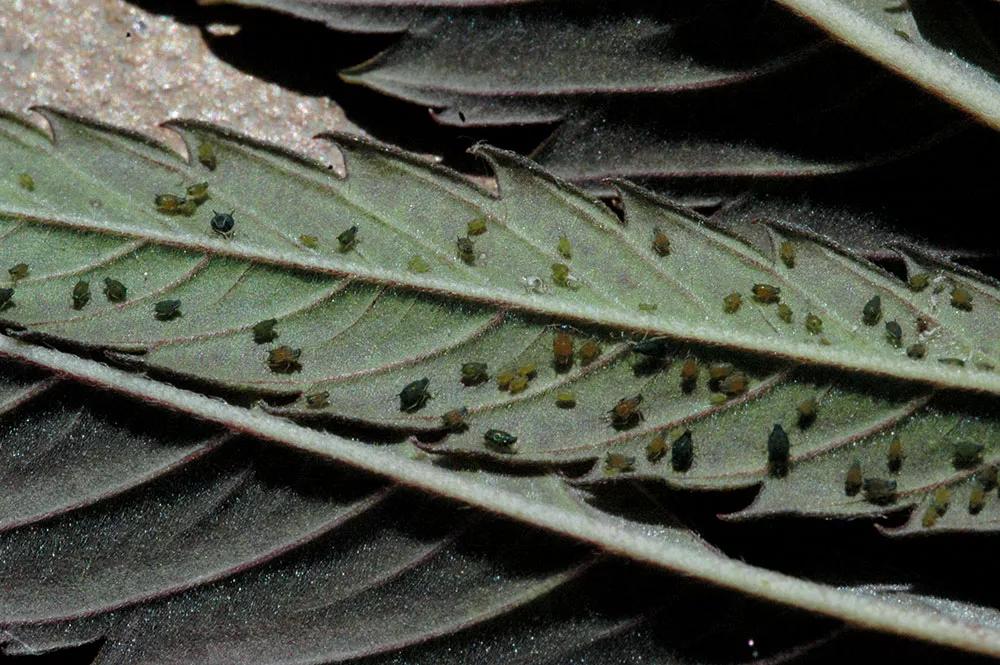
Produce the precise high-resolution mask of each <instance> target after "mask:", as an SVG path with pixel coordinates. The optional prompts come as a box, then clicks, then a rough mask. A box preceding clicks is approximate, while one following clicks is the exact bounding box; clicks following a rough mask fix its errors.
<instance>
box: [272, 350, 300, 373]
mask: <svg viewBox="0 0 1000 665" xmlns="http://www.w3.org/2000/svg"><path fill="white" fill-rule="evenodd" d="M301 355H302V349H293V348H292V347H290V346H279V347H277V348H275V349H271V350H270V351H268V352H267V366H268V367H270V368H271V371H272V372H274V373H275V374H291V373H292V372H298V371H299V370H301V369H302V365H301V364H300V363H299V357H300V356H301Z"/></svg>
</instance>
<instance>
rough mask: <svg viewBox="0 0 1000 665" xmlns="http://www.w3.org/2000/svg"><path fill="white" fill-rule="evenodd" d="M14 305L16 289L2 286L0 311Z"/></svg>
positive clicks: (0, 289)
mask: <svg viewBox="0 0 1000 665" xmlns="http://www.w3.org/2000/svg"><path fill="white" fill-rule="evenodd" d="M13 306H14V289H11V288H0V312H2V311H3V310H5V309H7V308H8V307H13Z"/></svg>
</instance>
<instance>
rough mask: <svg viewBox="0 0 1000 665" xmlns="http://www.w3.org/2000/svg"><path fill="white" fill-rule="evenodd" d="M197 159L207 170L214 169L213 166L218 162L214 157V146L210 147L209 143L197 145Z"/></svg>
mask: <svg viewBox="0 0 1000 665" xmlns="http://www.w3.org/2000/svg"><path fill="white" fill-rule="evenodd" d="M198 161H199V162H201V163H202V165H203V166H204V167H205V168H206V169H208V170H209V171H214V170H215V167H216V166H218V162H217V161H216V159H215V148H213V147H212V144H211V143H200V144H199V145H198Z"/></svg>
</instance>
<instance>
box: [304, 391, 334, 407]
mask: <svg viewBox="0 0 1000 665" xmlns="http://www.w3.org/2000/svg"><path fill="white" fill-rule="evenodd" d="M305 399H306V406H307V407H309V408H310V409H325V408H326V407H328V406H330V391H329V390H321V391H319V392H315V393H310V394H308V395H306V397H305Z"/></svg>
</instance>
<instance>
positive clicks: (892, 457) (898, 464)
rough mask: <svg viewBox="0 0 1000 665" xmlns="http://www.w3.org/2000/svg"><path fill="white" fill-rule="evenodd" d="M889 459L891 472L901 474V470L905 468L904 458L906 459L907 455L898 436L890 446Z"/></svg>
mask: <svg viewBox="0 0 1000 665" xmlns="http://www.w3.org/2000/svg"><path fill="white" fill-rule="evenodd" d="M887 457H888V465H889V471H891V472H892V473H899V470H900V469H902V468H903V458H904V457H906V453H904V452H903V440H902V439H900V438H899V437H898V436H897V437H896V438H894V439H893V440H892V442H891V443H890V444H889V452H888V453H887Z"/></svg>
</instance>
